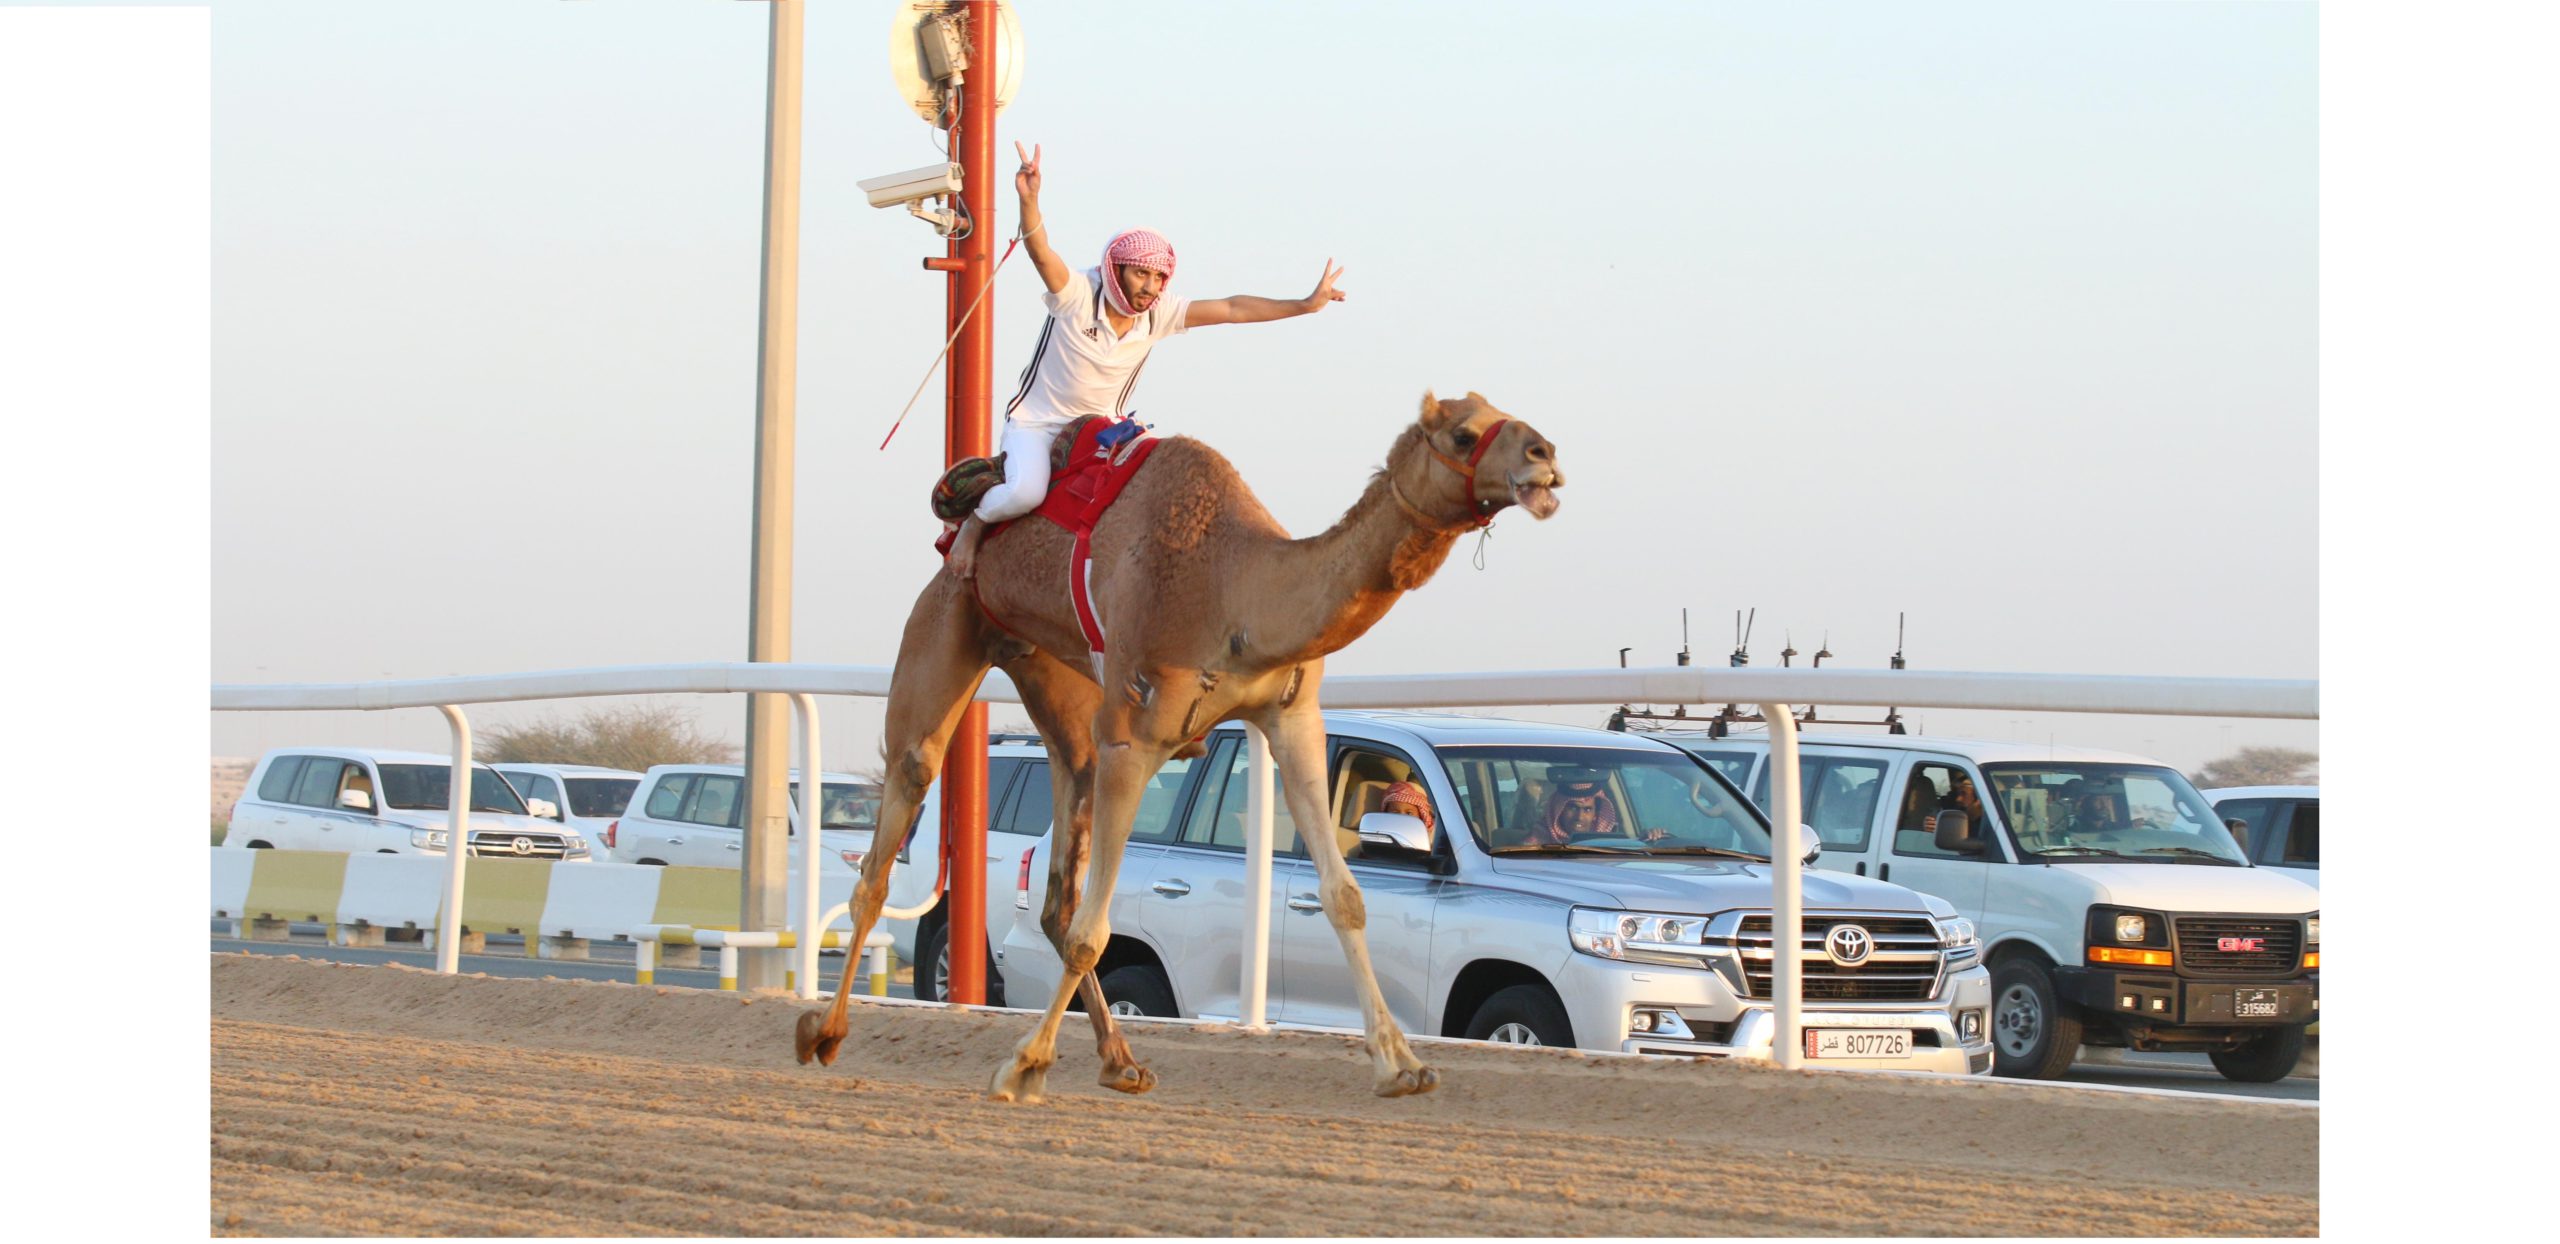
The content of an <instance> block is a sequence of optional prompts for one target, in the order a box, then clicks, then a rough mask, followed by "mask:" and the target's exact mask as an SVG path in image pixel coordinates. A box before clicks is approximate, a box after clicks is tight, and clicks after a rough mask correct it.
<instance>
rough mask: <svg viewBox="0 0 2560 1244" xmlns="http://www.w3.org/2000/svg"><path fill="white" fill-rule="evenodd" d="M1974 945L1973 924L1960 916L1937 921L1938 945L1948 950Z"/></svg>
mask: <svg viewBox="0 0 2560 1244" xmlns="http://www.w3.org/2000/svg"><path fill="white" fill-rule="evenodd" d="M1973 943H1974V932H1973V922H1972V921H1971V920H1967V919H1965V918H1964V917H1962V916H1954V917H1944V918H1941V919H1940V920H1939V921H1938V944H1939V945H1941V946H1945V947H1947V948H1949V949H1954V948H1956V947H1960V946H1970V945H1973Z"/></svg>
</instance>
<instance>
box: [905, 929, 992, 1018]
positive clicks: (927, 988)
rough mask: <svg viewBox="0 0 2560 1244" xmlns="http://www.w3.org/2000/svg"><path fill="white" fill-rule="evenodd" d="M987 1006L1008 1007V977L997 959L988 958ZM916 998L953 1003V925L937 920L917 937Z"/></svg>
mask: <svg viewBox="0 0 2560 1244" xmlns="http://www.w3.org/2000/svg"><path fill="white" fill-rule="evenodd" d="M986 964H987V1005H988V1006H1003V1005H1004V977H1003V976H1001V975H999V974H998V973H997V972H996V957H995V956H994V955H992V954H990V955H988V956H987V958H986ZM916 998H917V1000H918V1001H922V1002H949V1001H950V1000H951V926H950V925H947V924H944V923H942V922H941V921H938V920H937V921H935V922H934V923H933V924H931V925H928V926H926V928H925V930H924V932H923V933H922V934H920V935H918V937H917V938H916Z"/></svg>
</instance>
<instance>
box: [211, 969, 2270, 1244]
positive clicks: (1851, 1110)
mask: <svg viewBox="0 0 2560 1244" xmlns="http://www.w3.org/2000/svg"><path fill="white" fill-rule="evenodd" d="M212 960H213V967H212V972H213V1023H212V1028H213V1031H212V1039H213V1084H212V1124H213V1134H212V1190H213V1196H212V1206H211V1209H212V1231H213V1233H214V1234H216V1235H595V1236H619V1235H768V1234H780V1235H1115V1234H1132V1233H1135V1234H1169V1235H1244V1234H1278V1235H1371V1234H1376V1235H1432V1236H1449V1235H1811V1234H1856V1235H1910V1234H1916V1235H1964V1234H1987V1235H2109V1236H2113V1235H2158V1234H2203V1235H2286V1234H2294V1235H2307V1234H2313V1233H2316V1232H2317V1231H2318V1230H2319V1225H2320V1223H2319V1202H2318V1196H2319V1167H2318V1142H2319V1134H2318V1133H2319V1112H2318V1110H2317V1109H2312V1108H2304V1107H2301V1106H2294V1105H2286V1104H2279V1103H2272V1102H2255V1101H2214V1100H2199V1099H2178V1098H2168V1097H2152V1096H2141V1095H2132V1094H2114V1093H2093V1092H2087V1091H2083V1090H2073V1089H2063V1088H2057V1087H2048V1086H2039V1085H2026V1084H2018V1083H2013V1082H2007V1081H1996V1082H1994V1081H1970V1082H1959V1081H1942V1080H1918V1079H1906V1078H1899V1077H1875V1076H1860V1075H1842V1074H1829V1073H1819V1072H1786V1071H1779V1070H1776V1069H1774V1068H1768V1067H1762V1066H1755V1065H1748V1064H1734V1063H1721V1062H1682V1061H1667V1060H1637V1059H1617V1058H1591V1057H1585V1056H1581V1055H1578V1054H1575V1053H1571V1052H1567V1051H1548V1050H1515V1049H1502V1048H1490V1047H1473V1046H1449V1045H1426V1046H1424V1047H1422V1048H1423V1050H1424V1056H1425V1057H1426V1058H1429V1059H1431V1060H1432V1061H1433V1062H1434V1063H1435V1064H1436V1065H1437V1066H1438V1067H1439V1068H1440V1069H1441V1073H1442V1076H1443V1083H1442V1087H1441V1089H1440V1090H1439V1091H1438V1092H1436V1093H1433V1094H1430V1095H1428V1096H1424V1097H1417V1098H1406V1099H1402V1100H1396V1101H1387V1100H1381V1099H1379V1098H1376V1097H1373V1096H1370V1095H1369V1093H1368V1091H1367V1071H1366V1064H1365V1062H1364V1060H1362V1059H1361V1058H1360V1057H1359V1055H1358V1052H1357V1050H1356V1043H1355V1042H1354V1041H1353V1040H1352V1039H1350V1038H1345V1037H1340V1036H1334V1035H1330V1034H1317V1033H1275V1034H1264V1035H1254V1034H1249V1033H1244V1032H1240V1031H1237V1030H1235V1029H1233V1028H1230V1027H1226V1026H1220V1025H1204V1026H1185V1025H1169V1024H1149V1023H1144V1022H1140V1023H1136V1024H1132V1025H1130V1026H1129V1034H1130V1039H1131V1041H1132V1043H1133V1045H1134V1046H1135V1047H1136V1049H1137V1051H1138V1054H1139V1056H1140V1057H1141V1058H1142V1059H1144V1060H1145V1061H1146V1062H1147V1063H1148V1064H1149V1065H1150V1066H1152V1067H1154V1068H1155V1070H1156V1071H1157V1073H1158V1074H1159V1075H1160V1076H1161V1077H1162V1084H1161V1086H1160V1087H1159V1088H1158V1089H1157V1090H1156V1091H1155V1092H1154V1093H1152V1094H1149V1095H1147V1096H1145V1097H1139V1098H1129V1097H1122V1096H1119V1095H1117V1094H1113V1093H1110V1092H1107V1091H1105V1090H1103V1089H1101V1088H1099V1087H1096V1086H1095V1085H1094V1084H1093V1082H1092V1080H1093V1075H1094V1072H1095V1070H1096V1067H1097V1063H1096V1060H1095V1058H1094V1056H1093V1050H1092V1046H1091V1044H1090V1041H1089V1039H1088V1034H1087V1031H1086V1030H1085V1029H1084V1028H1083V1027H1082V1026H1081V1022H1082V1021H1081V1019H1080V1018H1079V1017H1075V1016H1070V1017H1069V1023H1070V1025H1073V1026H1071V1027H1070V1028H1068V1029H1067V1030H1066V1036H1065V1037H1064V1038H1062V1040H1061V1042H1060V1058H1059V1062H1058V1066H1057V1068H1056V1070H1055V1071H1054V1072H1053V1073H1052V1074H1051V1078H1050V1082H1049V1097H1048V1099H1047V1100H1046V1101H1044V1102H1042V1103H1040V1104H1037V1105H1031V1106H1022V1105H1008V1104H1001V1103H995V1102H989V1101H986V1100H984V1099H983V1098H982V1096H981V1093H982V1090H983V1087H984V1085H985V1082H986V1080H987V1079H988V1077H989V1076H990V1075H991V1074H992V1072H993V1071H994V1069H995V1068H996V1066H997V1065H998V1064H999V1062H1000V1061H1001V1060H1003V1059H1004V1058H1005V1057H1006V1055H1007V1054H1008V1053H1009V1052H1010V1050H1011V1048H1012V1045H1013V1043H1014V1042H1015V1041H1016V1040H1018V1039H1019V1038H1020V1037H1021V1035H1022V1034H1023V1033H1025V1032H1027V1031H1028V1030H1029V1027H1030V1024H1031V1022H1032V1018H1031V1017H1029V1016H1025V1015H1019V1014H1009V1013H1002V1012H986V1011H959V1010H947V1009H943V1008H934V1007H918V1006H897V1005H886V1004H875V1003H870V1002H867V1001H866V1002H865V1003H863V1004H861V1005H858V1006H857V1007H856V1008H855V1011H854V1027H853V1034H852V1036H851V1038H850V1039H849V1040H848V1041H847V1042H846V1044H845V1050H844V1055H843V1057H842V1058H840V1059H839V1060H838V1061H837V1063H836V1065H835V1066H834V1067H832V1068H826V1069H820V1068H816V1067H806V1068H804V1067H801V1066H798V1065H797V1064H795V1063H794V1062H793V1061H792V1056H791V1039H790V1030H791V1025H792V1021H793V1019H794V1018H795V1017H796V1016H797V1015H798V1014H799V1012H800V1010H801V1009H802V1005H801V1004H799V1003H796V1002H793V1001H790V1000H788V999H783V998H775V997H752V998H741V997H740V996H738V995H735V994H722V993H715V992H709V991H701V990H688V989H674V988H666V987H638V986H631V985H623V984H613V983H603V982H590V981H566V980H558V979H539V980H522V979H500V978H491V977H484V976H461V977H441V976H437V975H435V974H433V973H430V972H425V971H420V970H417V969H414V968H406V967H370V966H353V965H339V964H329V963H321V962H315V961H309V960H301V959H294V958H278V957H269V956H255V955H231V954H216V955H213V956H212Z"/></svg>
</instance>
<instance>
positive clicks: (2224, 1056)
mask: <svg viewBox="0 0 2560 1244" xmlns="http://www.w3.org/2000/svg"><path fill="white" fill-rule="evenodd" d="M2302 1046H2303V1036H2302V1029H2300V1028H2295V1027H2290V1026H2288V1027H2284V1028H2270V1029H2268V1030H2267V1031H2265V1032H2261V1033H2259V1034H2257V1035H2256V1036H2253V1037H2251V1038H2249V1039H2248V1040H2246V1041H2243V1042H2241V1043H2240V1045H2239V1046H2237V1047H2236V1048H2233V1049H2228V1050H2215V1051H2213V1052H2212V1054H2211V1057H2212V1059H2213V1069H2214V1070H2216V1071H2219V1072H2221V1073H2222V1078H2223V1079H2225V1080H2237V1081H2239V1082H2241V1083H2243V1084H2273V1083H2275V1082H2276V1081H2278V1080H2281V1079H2283V1078H2285V1077H2286V1076H2289V1075H2292V1074H2293V1068H2294V1064H2296V1063H2299V1062H2301V1061H2302Z"/></svg>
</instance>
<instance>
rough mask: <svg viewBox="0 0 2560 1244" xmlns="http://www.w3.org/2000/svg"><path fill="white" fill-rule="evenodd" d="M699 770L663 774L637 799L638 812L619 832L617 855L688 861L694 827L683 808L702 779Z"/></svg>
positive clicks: (628, 858)
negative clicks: (685, 817)
mask: <svg viewBox="0 0 2560 1244" xmlns="http://www.w3.org/2000/svg"><path fill="white" fill-rule="evenodd" d="M703 776H704V775H702V774H699V773H662V774H659V775H658V780H657V784H656V785H654V786H651V787H650V788H649V791H648V794H647V795H646V796H645V797H643V798H642V799H641V800H639V801H638V803H639V809H638V815H636V816H626V817H624V818H623V821H622V828H621V830H620V831H618V833H617V845H616V846H615V847H614V852H613V853H614V855H615V856H616V857H617V858H620V859H627V860H635V861H636V860H656V861H658V862H660V863H662V864H688V863H691V862H693V861H692V860H690V859H688V858H685V857H686V854H687V851H688V849H689V846H690V844H689V843H688V841H687V839H689V838H690V837H691V836H692V834H691V831H692V827H691V826H689V825H687V824H686V823H685V822H684V819H683V817H684V808H685V803H686V801H687V800H689V799H691V798H692V796H693V787H694V783H696V782H699V781H701V780H702V778H703Z"/></svg>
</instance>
